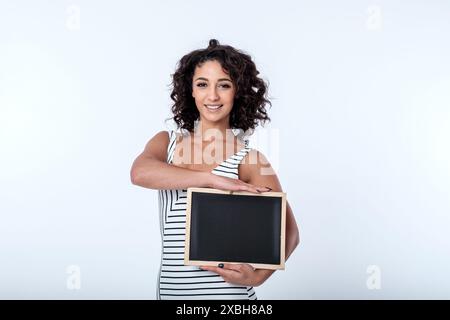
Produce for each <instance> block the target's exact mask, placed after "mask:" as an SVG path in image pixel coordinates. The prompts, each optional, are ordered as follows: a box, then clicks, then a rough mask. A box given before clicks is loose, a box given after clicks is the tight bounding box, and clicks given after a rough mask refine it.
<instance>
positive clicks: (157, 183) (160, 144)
mask: <svg viewBox="0 0 450 320" xmlns="http://www.w3.org/2000/svg"><path fill="white" fill-rule="evenodd" d="M168 146H169V136H168V134H167V132H166V131H161V132H159V133H157V134H156V135H155V136H154V137H153V138H152V139H150V141H149V142H148V143H147V145H146V146H145V149H144V151H143V152H142V153H141V154H140V155H139V156H138V157H137V158H136V160H134V162H133V165H132V167H131V172H130V177H131V182H132V183H133V184H135V185H138V186H141V187H144V188H149V189H157V190H165V189H187V188H189V187H206V188H216V189H222V190H232V191H239V190H240V191H249V192H258V190H260V191H265V189H264V188H258V187H256V186H253V185H250V184H248V183H245V182H243V181H241V180H236V179H231V178H226V177H221V176H217V175H215V174H213V173H211V172H204V171H197V170H191V169H186V168H181V167H177V166H175V165H172V164H169V163H167V148H168Z"/></svg>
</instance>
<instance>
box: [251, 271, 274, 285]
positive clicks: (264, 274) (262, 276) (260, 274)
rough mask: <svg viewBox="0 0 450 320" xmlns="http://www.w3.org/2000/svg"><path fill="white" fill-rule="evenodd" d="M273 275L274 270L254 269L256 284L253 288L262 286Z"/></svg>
mask: <svg viewBox="0 0 450 320" xmlns="http://www.w3.org/2000/svg"><path fill="white" fill-rule="evenodd" d="M272 273H274V270H268V269H256V270H255V274H256V279H255V280H256V283H255V285H254V286H255V287H258V286H260V285H262V284H263V283H264V282H265V281H266V280H267V279H268V278H269V277H270V276H271V275H272Z"/></svg>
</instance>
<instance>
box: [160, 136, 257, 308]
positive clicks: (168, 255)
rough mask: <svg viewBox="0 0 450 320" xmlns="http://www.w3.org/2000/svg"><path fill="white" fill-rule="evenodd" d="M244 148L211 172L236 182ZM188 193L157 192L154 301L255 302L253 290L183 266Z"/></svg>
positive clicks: (171, 152) (169, 158) (171, 145)
mask: <svg viewBox="0 0 450 320" xmlns="http://www.w3.org/2000/svg"><path fill="white" fill-rule="evenodd" d="M168 133H169V146H168V149H167V162H168V163H172V159H173V155H174V151H175V146H176V137H177V134H176V132H175V131H169V132H168ZM245 142H246V144H245V145H246V147H245V148H244V149H242V150H240V151H239V152H237V153H235V154H234V155H232V156H231V157H230V158H228V159H226V160H225V161H224V162H222V163H221V164H220V165H219V166H217V167H216V168H214V169H213V170H212V173H214V174H217V175H220V176H224V177H229V178H234V179H238V176H239V175H238V165H239V163H240V162H241V161H242V159H243V158H244V157H245V155H246V154H247V153H248V152H249V151H250V150H251V149H250V148H248V141H245ZM186 198H187V190H159V193H158V200H159V211H160V224H161V237H162V247H163V248H162V256H161V267H160V272H159V275H158V287H157V299H161V300H166V299H178V300H186V299H198V300H206V299H243V300H256V299H257V298H256V294H255V290H254V288H253V287H247V286H239V285H233V284H230V283H228V282H225V280H223V278H222V277H221V276H220V275H218V274H217V273H214V272H211V271H207V270H201V269H200V268H198V267H196V266H185V265H184V264H183V263H184V241H185V232H186V229H185V228H186Z"/></svg>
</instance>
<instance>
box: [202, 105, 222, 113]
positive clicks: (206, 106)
mask: <svg viewBox="0 0 450 320" xmlns="http://www.w3.org/2000/svg"><path fill="white" fill-rule="evenodd" d="M204 106H205V108H206V109H207V110H208V111H211V112H216V111H217V110H220V109H221V108H222V107H223V104H221V105H220V107H218V108H215V109H210V108H208V105H206V104H205V105H204Z"/></svg>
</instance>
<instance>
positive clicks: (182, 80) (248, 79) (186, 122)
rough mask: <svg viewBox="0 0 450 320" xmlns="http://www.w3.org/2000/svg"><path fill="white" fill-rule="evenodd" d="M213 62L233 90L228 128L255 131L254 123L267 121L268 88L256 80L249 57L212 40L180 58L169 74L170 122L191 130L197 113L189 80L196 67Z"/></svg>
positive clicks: (255, 72)
mask: <svg viewBox="0 0 450 320" xmlns="http://www.w3.org/2000/svg"><path fill="white" fill-rule="evenodd" d="M212 60H214V61H217V62H219V63H220V65H221V66H222V68H223V69H224V70H225V72H227V73H228V74H229V75H230V77H231V80H232V81H233V84H234V85H235V87H236V92H235V96H234V102H233V109H232V110H231V114H230V127H231V128H237V129H242V130H243V131H244V132H245V131H247V130H248V129H251V130H253V129H255V127H256V126H257V125H258V123H261V124H264V123H265V122H266V121H270V118H269V117H268V115H267V111H266V108H265V106H266V104H269V105H270V106H271V107H272V103H271V102H270V101H269V100H268V99H267V98H266V95H267V87H268V85H267V84H266V83H265V82H264V80H262V79H261V78H258V74H259V71H258V70H257V69H256V66H255V63H254V62H253V61H252V59H251V57H250V55H248V54H246V53H244V52H243V51H240V50H237V49H235V48H233V47H231V46H228V45H221V44H219V41H217V40H216V39H211V40H209V46H208V47H207V48H206V49H198V50H194V51H192V52H190V53H188V54H186V55H185V56H183V57H182V58H181V60H180V61H179V62H178V65H177V69H176V71H175V73H174V74H172V83H171V86H172V87H173V89H172V93H171V94H170V98H171V99H172V100H173V101H174V104H173V105H172V113H173V115H174V116H173V118H169V119H173V120H174V121H175V122H176V124H177V126H178V128H181V129H186V130H188V131H190V132H192V131H193V129H194V125H195V121H196V120H198V119H199V117H200V114H199V112H198V110H197V108H196V106H195V100H194V98H193V97H192V78H193V76H194V71H195V68H196V67H197V66H201V65H202V64H203V63H204V62H206V61H212Z"/></svg>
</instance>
